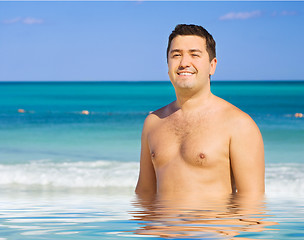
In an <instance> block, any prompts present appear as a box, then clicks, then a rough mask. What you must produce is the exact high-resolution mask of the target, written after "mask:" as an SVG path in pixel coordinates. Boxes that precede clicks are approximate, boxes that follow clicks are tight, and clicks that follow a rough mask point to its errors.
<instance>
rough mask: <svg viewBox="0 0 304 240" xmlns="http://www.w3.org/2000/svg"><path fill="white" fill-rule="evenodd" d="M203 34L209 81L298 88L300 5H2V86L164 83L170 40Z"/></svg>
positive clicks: (302, 70) (301, 73) (303, 10)
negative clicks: (178, 34)
mask: <svg viewBox="0 0 304 240" xmlns="http://www.w3.org/2000/svg"><path fill="white" fill-rule="evenodd" d="M178 23H194V24H199V25H202V26H204V27H205V28H206V29H207V30H208V31H209V32H210V33H211V34H212V35H213V37H214V38H215V40H216V43H217V58H218V66H217V70H216V73H215V75H214V76H213V80H304V67H303V59H302V58H303V53H304V44H303V43H304V31H303V30H304V27H303V23H304V2H248V1H246V2H198V1H194V2H173V1H169V2H146V1H134V2H130V1H127V2H95V1H94V2H58V1H56V2H0V81H45V80H46V81H51V80H56V81H60V80H65V81H70V80H71V81H72V80H82V81H87V80H90V81H95V80H101V81H111V80H136V81H141V80H158V81H160V80H168V75H167V64H166V47H167V39H168V35H169V34H170V33H171V31H172V29H173V28H174V27H175V25H176V24H178Z"/></svg>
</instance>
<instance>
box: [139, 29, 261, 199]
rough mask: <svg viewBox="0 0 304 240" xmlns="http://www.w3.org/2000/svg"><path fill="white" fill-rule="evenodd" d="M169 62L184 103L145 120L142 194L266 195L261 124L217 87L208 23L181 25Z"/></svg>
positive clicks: (172, 42) (169, 51) (172, 39)
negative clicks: (213, 80)
mask: <svg viewBox="0 0 304 240" xmlns="http://www.w3.org/2000/svg"><path fill="white" fill-rule="evenodd" d="M167 62H168V74H169V77H170V80H171V82H172V84H173V86H174V89H175V93H176V101H174V102H172V103H170V104H168V105H167V106H165V107H163V108H161V109H158V110H156V111H155V112H153V113H151V114H149V115H148V117H147V118H146V120H145V123H144V126H143V131H142V140H141V141H142V142H141V157H140V173H139V178H138V183H137V186H136V190H135V191H136V193H137V194H138V195H139V196H153V195H155V194H156V196H160V197H164V198H165V199H166V198H173V199H175V198H180V197H185V196H191V198H207V196H210V197H212V198H214V197H224V196H230V195H231V194H233V193H238V195H239V194H240V195H242V194H245V195H249V196H256V195H263V193H264V169H265V167H264V147H263V140H262V136H261V133H260V131H259V129H258V127H257V125H256V124H255V122H254V121H253V120H252V119H251V118H250V117H249V116H248V115H247V114H246V113H244V112H242V111H241V110H240V109H238V108H237V107H235V106H233V105H232V104H230V103H228V102H226V101H225V100H223V99H221V98H219V97H217V96H215V95H213V94H212V93H211V90H210V76H211V75H213V74H214V72H215V69H216V64H217V59H216V55H215V41H214V40H213V37H212V36H211V35H210V34H209V33H208V32H207V31H206V30H205V29H204V28H202V27H201V26H196V25H185V24H181V25H177V26H176V28H175V30H174V31H173V32H172V33H171V35H170V37H169V42H168V48H167Z"/></svg>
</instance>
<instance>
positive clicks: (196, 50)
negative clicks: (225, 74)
mask: <svg viewBox="0 0 304 240" xmlns="http://www.w3.org/2000/svg"><path fill="white" fill-rule="evenodd" d="M189 52H200V53H202V51H201V50H199V49H190V50H189Z"/></svg>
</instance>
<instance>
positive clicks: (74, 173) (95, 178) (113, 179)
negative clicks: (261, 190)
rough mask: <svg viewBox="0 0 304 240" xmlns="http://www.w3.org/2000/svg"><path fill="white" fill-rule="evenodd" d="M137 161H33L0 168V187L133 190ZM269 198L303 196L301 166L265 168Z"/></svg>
mask: <svg viewBox="0 0 304 240" xmlns="http://www.w3.org/2000/svg"><path fill="white" fill-rule="evenodd" d="M138 170H139V163H138V162H118V161H95V162H64V163H55V162H49V161H36V162H31V163H27V164H16V165H4V164H2V165H0V172H1V174H0V186H1V185H2V186H3V185H10V186H13V185H25V186H32V185H35V186H50V187H55V188H56V187H65V188H95V187H99V188H100V187H101V188H134V187H135V185H136V181H137V177H138ZM266 194H267V195H268V196H290V195H292V196H304V164H302V163H289V164H287V163H284V164H282V163H280V164H279V163H278V164H268V165H266Z"/></svg>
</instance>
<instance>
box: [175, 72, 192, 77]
mask: <svg viewBox="0 0 304 240" xmlns="http://www.w3.org/2000/svg"><path fill="white" fill-rule="evenodd" d="M192 74H193V73H187V72H184V73H179V74H178V75H182V76H190V75H192Z"/></svg>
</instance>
